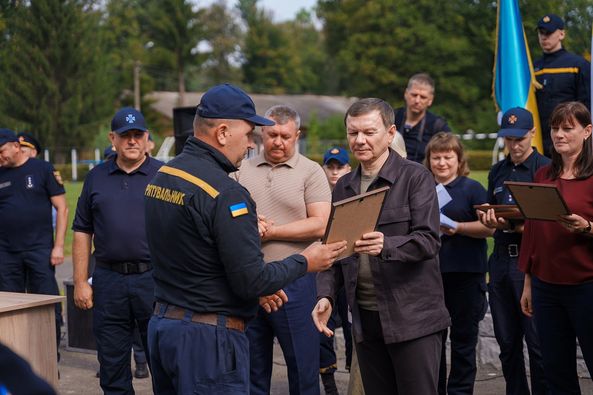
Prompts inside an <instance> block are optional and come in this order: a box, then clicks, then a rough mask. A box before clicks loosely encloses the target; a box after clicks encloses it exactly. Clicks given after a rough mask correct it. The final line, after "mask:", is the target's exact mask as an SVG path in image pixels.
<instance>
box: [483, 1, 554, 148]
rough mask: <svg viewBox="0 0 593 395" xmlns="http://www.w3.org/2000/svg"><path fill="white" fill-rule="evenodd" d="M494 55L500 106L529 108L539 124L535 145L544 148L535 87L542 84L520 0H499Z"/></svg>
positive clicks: (495, 97) (495, 90) (504, 108)
mask: <svg viewBox="0 0 593 395" xmlns="http://www.w3.org/2000/svg"><path fill="white" fill-rule="evenodd" d="M494 58H495V63H494V81H493V91H494V92H493V93H494V101H495V103H496V106H497V109H498V110H499V111H502V112H505V111H506V110H508V109H510V108H513V107H523V108H526V109H527V110H529V111H530V112H531V114H533V121H534V124H535V138H534V140H533V145H534V146H535V147H537V150H538V151H539V152H540V153H541V152H543V146H542V135H541V126H540V122H539V112H538V110H537V102H536V100H535V87H536V86H540V85H539V83H538V82H537V81H536V79H535V76H534V74H533V64H532V63H531V56H530V55H529V46H528V45H527V38H526V36H525V30H524V29H523V22H522V20H521V13H520V12H519V4H518V0H498V15H497V20H496V51H495V55H494Z"/></svg>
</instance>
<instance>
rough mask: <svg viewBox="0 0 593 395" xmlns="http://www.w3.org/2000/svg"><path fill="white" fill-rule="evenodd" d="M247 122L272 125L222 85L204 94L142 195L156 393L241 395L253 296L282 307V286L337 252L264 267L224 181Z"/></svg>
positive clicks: (249, 219)
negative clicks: (183, 135)
mask: <svg viewBox="0 0 593 395" xmlns="http://www.w3.org/2000/svg"><path fill="white" fill-rule="evenodd" d="M255 125H268V126H270V125H274V122H273V121H271V120H269V119H266V118H263V117H260V116H258V115H256V113H255V106H254V104H253V101H252V100H251V98H250V97H249V96H247V94H245V92H243V91H242V90H240V89H239V88H237V87H235V86H232V85H228V84H224V85H219V86H216V87H214V88H212V89H210V90H209V91H208V92H206V93H205V94H204V95H203V96H202V99H201V102H200V104H199V105H198V107H197V111H196V116H195V119H194V135H193V136H192V137H190V138H189V139H188V140H187V142H186V144H185V147H184V149H183V151H182V152H181V154H179V155H178V156H177V157H176V158H174V159H173V160H172V161H170V162H169V163H167V165H166V166H163V167H162V168H161V169H160V170H159V172H158V174H157V176H156V177H155V178H154V179H153V180H152V181H151V183H150V184H149V185H148V187H147V188H146V192H145V196H146V198H145V199H146V200H145V201H146V231H147V236H148V244H149V247H150V252H151V256H152V258H153V262H154V266H155V270H154V280H155V296H156V305H155V309H154V315H153V317H152V318H151V320H150V324H149V335H148V337H149V345H150V348H149V350H150V360H151V369H152V375H153V388H154V391H155V393H157V394H161V393H167V394H170V393H171V394H172V393H177V394H190V393H191V394H208V395H210V394H225V395H226V394H246V393H249V342H248V340H247V336H246V335H245V326H246V324H247V322H248V321H249V320H250V319H252V318H253V317H254V316H255V314H256V312H257V310H258V296H262V295H271V296H268V297H266V298H262V299H260V304H261V305H262V307H264V308H265V309H266V310H268V311H271V310H274V311H275V310H277V308H278V307H280V306H281V305H282V304H283V303H284V302H286V294H285V293H284V292H283V291H281V290H280V289H281V288H282V287H284V286H285V285H287V284H289V283H291V282H293V281H294V280H295V279H297V278H299V277H301V276H302V275H304V274H305V273H306V272H307V271H309V272H315V271H320V270H324V269H327V268H328V267H330V265H331V263H332V262H333V261H334V260H335V258H336V257H337V256H338V255H339V254H340V253H342V252H343V251H344V250H345V248H346V247H345V244H346V243H345V242H339V243H333V244H327V245H322V244H319V243H314V244H312V245H310V246H309V247H307V248H306V249H305V250H304V251H302V252H301V254H295V255H291V256H289V257H288V258H286V259H284V260H282V261H275V262H269V263H267V264H265V263H264V260H263V254H262V252H261V243H260V236H259V235H260V233H259V231H258V221H257V214H256V211H255V203H254V202H253V200H252V199H251V197H250V196H249V192H248V191H247V190H246V189H245V188H244V187H242V186H241V185H240V184H239V183H237V182H236V181H235V180H233V179H232V178H230V177H229V176H228V174H229V173H231V172H234V171H237V168H238V167H239V165H240V163H241V161H242V160H243V158H244V157H245V155H246V154H247V151H248V149H250V148H254V143H253V130H254V127H255ZM288 303H290V301H289V302H288ZM312 341H313V339H312ZM311 363H315V364H318V363H319V361H311Z"/></svg>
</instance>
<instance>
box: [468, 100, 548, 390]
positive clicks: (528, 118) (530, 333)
mask: <svg viewBox="0 0 593 395" xmlns="http://www.w3.org/2000/svg"><path fill="white" fill-rule="evenodd" d="M534 135H535V127H534V124H533V116H532V115H531V113H530V112H529V111H527V110H526V109H524V108H521V107H515V108H511V109H510V110H507V111H506V112H505V113H504V115H503V116H502V122H501V129H500V130H499V131H498V137H503V138H504V144H505V147H506V149H507V151H508V152H509V154H508V156H507V157H506V158H505V159H504V160H502V161H500V162H498V163H497V164H495V165H494V166H492V169H490V173H489V174H488V195H487V196H488V202H489V203H490V204H514V203H515V202H514V200H513V197H512V195H511V193H510V191H509V190H508V188H507V187H506V186H505V185H504V182H505V181H523V182H531V181H533V177H534V175H535V173H536V171H537V170H538V169H539V168H540V167H542V166H544V165H546V164H548V163H549V162H550V159H548V158H546V157H545V156H543V155H541V154H540V153H539V152H537V150H536V149H535V148H534V147H532V146H531V141H532V139H533V136H534ZM478 217H479V219H480V221H481V222H482V223H483V224H484V225H486V226H488V227H489V228H493V229H496V232H495V233H494V250H493V252H492V255H491V256H490V259H489V262H488V266H489V273H490V282H489V283H488V291H489V298H488V299H489V303H490V311H491V313H492V320H493V324H494V335H495V336H496V340H497V342H498V345H499V346H500V361H501V363H502V371H503V374H504V378H505V381H506V393H507V394H529V393H530V392H529V386H528V384H527V375H526V372H525V361H524V359H523V339H525V342H526V343H527V351H528V352H529V365H530V373H531V391H532V392H531V393H533V394H544V393H547V385H546V382H545V378H544V376H543V366H542V357H541V351H540V346H539V340H538V337H537V334H536V331H535V325H534V322H533V320H532V319H531V318H529V317H527V316H525V315H523V314H522V313H521V310H520V308H519V306H520V304H519V301H520V299H521V293H522V292H523V279H524V274H523V273H522V272H521V271H520V270H519V268H518V266H517V261H518V256H519V249H520V247H521V236H522V232H523V221H521V220H507V219H504V218H497V217H496V215H495V214H494V210H493V209H490V210H488V211H487V212H486V213H483V212H481V211H478Z"/></svg>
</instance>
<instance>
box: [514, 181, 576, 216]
mask: <svg viewBox="0 0 593 395" xmlns="http://www.w3.org/2000/svg"><path fill="white" fill-rule="evenodd" d="M504 184H505V185H506V186H507V187H508V188H509V191H511V194H512V195H513V198H514V199H515V202H517V205H518V206H519V209H520V210H521V212H522V213H523V216H525V218H528V219H539V220H542V221H557V220H558V217H560V216H561V215H569V214H570V210H569V209H568V206H567V205H566V202H565V201H564V199H563V198H562V195H561V194H560V191H558V188H556V185H552V184H538V183H535V182H516V181H505V182H504Z"/></svg>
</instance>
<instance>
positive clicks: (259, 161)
mask: <svg viewBox="0 0 593 395" xmlns="http://www.w3.org/2000/svg"><path fill="white" fill-rule="evenodd" d="M252 160H253V161H254V164H255V166H257V167H259V166H261V165H268V166H272V167H275V166H288V167H291V168H293V169H294V168H295V167H296V165H297V163H299V153H298V151H297V150H296V149H295V150H294V155H293V156H292V157H291V158H290V159H288V160H287V161H286V162H282V163H277V164H274V163H270V162H268V161H267V160H266V157H265V155H264V151H262V152H260V153H259V155H258V156H256V157H255V158H253V159H252Z"/></svg>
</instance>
